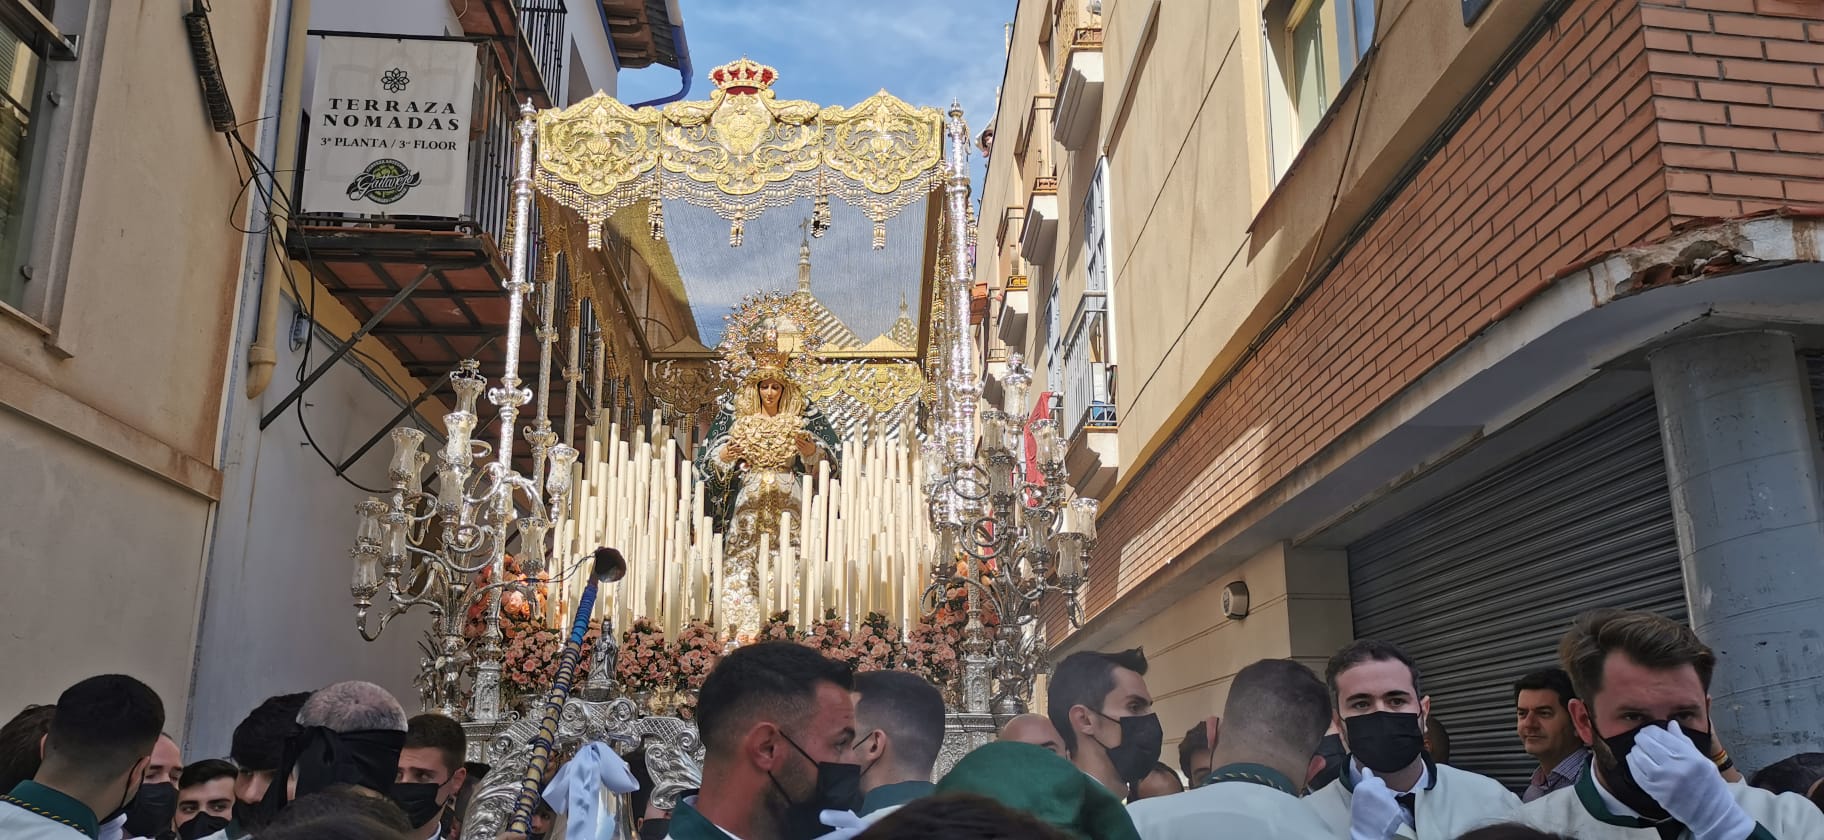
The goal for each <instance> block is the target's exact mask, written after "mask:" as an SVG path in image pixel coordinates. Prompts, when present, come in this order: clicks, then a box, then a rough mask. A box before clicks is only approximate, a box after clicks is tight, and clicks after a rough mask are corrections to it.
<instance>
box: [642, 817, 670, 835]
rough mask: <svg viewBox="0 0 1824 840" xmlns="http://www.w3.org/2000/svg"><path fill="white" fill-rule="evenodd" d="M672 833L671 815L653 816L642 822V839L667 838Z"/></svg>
mask: <svg viewBox="0 0 1824 840" xmlns="http://www.w3.org/2000/svg"><path fill="white" fill-rule="evenodd" d="M670 833H671V818H670V817H651V818H648V819H647V820H646V821H645V822H643V823H640V840H665V835H667V834H670Z"/></svg>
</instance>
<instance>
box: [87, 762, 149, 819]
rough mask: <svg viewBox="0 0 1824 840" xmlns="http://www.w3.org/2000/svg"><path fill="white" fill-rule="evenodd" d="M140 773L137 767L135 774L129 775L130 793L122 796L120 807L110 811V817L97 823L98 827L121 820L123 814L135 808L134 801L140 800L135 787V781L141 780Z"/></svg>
mask: <svg viewBox="0 0 1824 840" xmlns="http://www.w3.org/2000/svg"><path fill="white" fill-rule="evenodd" d="M140 773H141V770H140V768H139V767H137V766H135V767H134V768H133V772H132V773H129V774H127V790H128V791H129V792H128V793H125V794H123V795H122V796H121V800H120V807H119V808H115V809H114V810H112V811H109V812H108V815H107V816H105V817H102V818H101V821H100V822H98V823H96V825H107V824H108V823H111V822H113V821H115V820H117V819H120V815H121V814H124V813H126V812H127V809H128V808H131V807H133V800H135V799H137V798H139V793H138V792H137V791H136V790H135V789H134V787H133V781H134V780H135V779H138V778H140ZM140 787H141V788H143V787H145V785H140Z"/></svg>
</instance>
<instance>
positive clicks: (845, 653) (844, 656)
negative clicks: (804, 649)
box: [799, 610, 861, 667]
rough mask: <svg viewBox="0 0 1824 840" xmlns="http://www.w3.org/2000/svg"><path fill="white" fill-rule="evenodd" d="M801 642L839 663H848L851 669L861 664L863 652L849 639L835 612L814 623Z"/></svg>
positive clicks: (828, 613)
mask: <svg viewBox="0 0 1824 840" xmlns="http://www.w3.org/2000/svg"><path fill="white" fill-rule="evenodd" d="M799 642H801V643H802V644H805V645H808V646H809V647H811V648H812V649H814V650H816V651H817V652H818V653H821V654H823V655H824V656H827V657H829V658H831V659H834V660H836V661H838V662H847V663H849V665H850V666H851V667H853V666H856V665H858V664H860V659H861V651H860V649H859V648H857V647H856V646H855V641H854V640H853V639H851V638H850V637H849V630H848V628H847V627H844V626H843V622H842V619H840V618H837V617H836V611H835V610H828V611H826V612H825V613H824V615H823V620H822V621H818V622H815V623H813V624H812V625H811V628H810V629H809V630H807V631H806V632H805V634H804V637H803V638H801V639H799Z"/></svg>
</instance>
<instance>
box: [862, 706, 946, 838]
mask: <svg viewBox="0 0 1824 840" xmlns="http://www.w3.org/2000/svg"><path fill="white" fill-rule="evenodd" d="M855 731H856V733H857V735H856V739H855V749H854V754H855V760H856V761H857V762H859V763H860V764H861V794H862V800H861V808H860V809H858V810H857V811H856V813H857V814H859V815H861V816H863V817H869V818H871V819H875V820H877V819H880V818H881V817H884V816H886V815H887V814H889V813H892V812H893V811H895V810H898V808H899V807H900V806H901V805H904V804H906V803H907V802H911V801H912V800H914V799H918V798H920V797H925V796H930V795H931V792H932V791H934V790H936V789H937V785H935V784H932V783H931V771H932V769H933V768H935V767H936V766H937V752H938V749H939V748H941V747H942V746H943V743H944V695H943V694H942V693H941V692H939V691H938V690H937V687H936V686H934V685H932V684H930V683H928V682H925V679H924V678H923V677H920V676H919V675H917V674H914V673H912V672H910V671H869V672H867V673H864V674H856V675H855Z"/></svg>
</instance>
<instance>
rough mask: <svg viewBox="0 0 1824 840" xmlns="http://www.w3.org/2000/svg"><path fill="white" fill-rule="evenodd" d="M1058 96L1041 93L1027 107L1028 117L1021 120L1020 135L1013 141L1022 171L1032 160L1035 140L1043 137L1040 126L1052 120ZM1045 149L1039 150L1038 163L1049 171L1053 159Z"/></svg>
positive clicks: (1042, 168) (1015, 154) (1041, 167)
mask: <svg viewBox="0 0 1824 840" xmlns="http://www.w3.org/2000/svg"><path fill="white" fill-rule="evenodd" d="M1056 98H1057V97H1054V96H1052V95H1051V94H1049V93H1041V94H1039V95H1037V96H1034V97H1033V98H1032V104H1031V106H1029V107H1028V108H1027V109H1026V118H1025V119H1024V120H1023V121H1021V122H1020V136H1018V137H1015V138H1014V142H1013V154H1014V156H1015V157H1016V158H1017V159H1018V160H1019V163H1020V166H1019V168H1020V169H1021V170H1022V171H1023V170H1025V169H1026V166H1027V164H1028V163H1029V162H1030V161H1031V154H1032V146H1033V142H1034V141H1035V140H1039V139H1041V138H1042V137H1043V135H1042V134H1040V133H1039V131H1038V127H1039V126H1042V125H1045V124H1047V123H1049V122H1051V112H1052V109H1053V103H1054V101H1055V100H1056ZM1045 151H1046V150H1045V149H1040V150H1039V152H1040V154H1039V159H1038V164H1039V168H1040V169H1041V170H1043V171H1047V172H1049V171H1050V170H1051V160H1050V156H1049V155H1047V154H1045Z"/></svg>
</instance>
